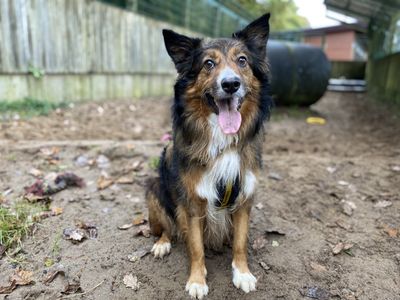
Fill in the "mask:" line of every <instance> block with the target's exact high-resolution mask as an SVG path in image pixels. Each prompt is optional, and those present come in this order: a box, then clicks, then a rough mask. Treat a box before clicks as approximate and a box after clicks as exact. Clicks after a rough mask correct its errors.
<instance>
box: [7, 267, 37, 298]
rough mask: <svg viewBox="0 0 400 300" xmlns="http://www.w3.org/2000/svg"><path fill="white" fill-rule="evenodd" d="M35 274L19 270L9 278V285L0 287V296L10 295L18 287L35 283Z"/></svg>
mask: <svg viewBox="0 0 400 300" xmlns="http://www.w3.org/2000/svg"><path fill="white" fill-rule="evenodd" d="M32 277H33V272H31V271H25V270H22V269H18V270H16V271H15V273H14V274H13V275H12V276H11V277H10V278H9V284H8V285H6V286H0V294H10V293H11V292H12V291H13V290H14V289H15V288H16V287H17V286H22V285H29V284H31V283H33V282H34V281H33V279H32Z"/></svg>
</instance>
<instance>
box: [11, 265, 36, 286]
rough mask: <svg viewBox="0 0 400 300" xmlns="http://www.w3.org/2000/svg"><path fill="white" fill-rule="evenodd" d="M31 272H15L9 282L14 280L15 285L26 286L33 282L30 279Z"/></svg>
mask: <svg viewBox="0 0 400 300" xmlns="http://www.w3.org/2000/svg"><path fill="white" fill-rule="evenodd" d="M32 276H33V272H31V271H24V270H21V269H19V270H17V271H16V273H15V274H14V275H13V276H12V277H11V281H14V280H15V283H16V284H17V285H28V284H31V283H32V282H33V279H32Z"/></svg>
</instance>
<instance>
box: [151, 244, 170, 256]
mask: <svg viewBox="0 0 400 300" xmlns="http://www.w3.org/2000/svg"><path fill="white" fill-rule="evenodd" d="M170 252H171V243H168V242H167V243H159V242H157V243H155V244H154V246H153V248H151V253H153V255H154V257H156V258H163V257H164V256H165V255H167V254H169V253H170Z"/></svg>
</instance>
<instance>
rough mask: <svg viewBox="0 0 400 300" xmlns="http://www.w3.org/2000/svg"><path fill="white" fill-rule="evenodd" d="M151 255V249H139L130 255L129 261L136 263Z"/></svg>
mask: <svg viewBox="0 0 400 300" xmlns="http://www.w3.org/2000/svg"><path fill="white" fill-rule="evenodd" d="M149 253H150V249H139V250H136V251H135V252H133V253H132V254H131V255H128V260H129V261H130V262H136V261H138V260H139V259H141V258H142V257H144V256H146V255H147V254H149Z"/></svg>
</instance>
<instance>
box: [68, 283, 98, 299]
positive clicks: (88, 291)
mask: <svg viewBox="0 0 400 300" xmlns="http://www.w3.org/2000/svg"><path fill="white" fill-rule="evenodd" d="M105 281H106V280H105V279H104V280H103V281H102V282H100V283H98V284H97V285H95V286H94V287H92V288H91V289H89V290H87V291H86V292H83V293H79V294H72V295H68V296H62V297H61V298H60V299H69V298H74V297H78V296H83V295H86V294H89V293H91V292H93V291H94V290H95V289H97V288H98V287H99V286H101V285H102V284H103V283H104V282H105Z"/></svg>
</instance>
